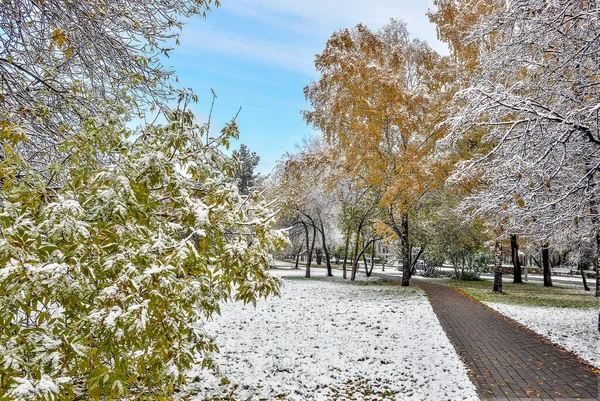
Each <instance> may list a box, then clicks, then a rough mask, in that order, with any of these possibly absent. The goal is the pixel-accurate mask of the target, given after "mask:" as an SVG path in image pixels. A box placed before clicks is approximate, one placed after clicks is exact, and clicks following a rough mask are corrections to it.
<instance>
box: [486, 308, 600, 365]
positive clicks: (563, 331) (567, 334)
mask: <svg viewBox="0 0 600 401" xmlns="http://www.w3.org/2000/svg"><path fill="white" fill-rule="evenodd" d="M486 305H488V306H489V307H490V308H493V309H495V310H497V311H498V312H500V313H502V314H503V315H505V316H507V317H509V318H511V319H513V320H516V321H517V322H519V323H521V324H522V325H524V326H527V327H529V328H530V329H531V330H533V331H535V332H536V333H538V334H540V335H542V336H544V337H546V338H547V339H548V340H550V341H552V342H553V343H555V344H558V345H560V346H562V347H563V348H565V349H566V350H568V351H571V352H573V353H574V354H577V355H579V356H580V357H581V358H582V359H585V360H586V361H588V362H589V363H590V364H592V365H594V366H595V367H597V368H600V345H599V344H600V333H598V311H597V310H595V309H573V308H550V307H540V306H526V305H509V304H501V303H495V302H486Z"/></svg>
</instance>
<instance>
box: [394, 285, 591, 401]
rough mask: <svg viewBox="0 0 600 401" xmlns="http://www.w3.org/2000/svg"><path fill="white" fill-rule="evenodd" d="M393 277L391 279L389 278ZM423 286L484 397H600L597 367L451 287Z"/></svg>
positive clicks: (484, 398)
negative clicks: (594, 367)
mask: <svg viewBox="0 0 600 401" xmlns="http://www.w3.org/2000/svg"><path fill="white" fill-rule="evenodd" d="M388 278H390V277H388ZM414 284H416V285H417V286H418V287H420V288H421V289H423V290H424V291H425V293H426V294H427V296H428V297H429V300H430V301H431V305H432V307H433V310H434V311H435V313H436V315H437V316H438V319H439V320H440V323H441V324H442V327H443V328H444V330H445V331H446V333H447V335H448V338H449V339H450V342H451V343H452V344H453V345H454V348H455V349H456V352H457V353H458V354H459V356H460V357H461V358H462V359H463V361H464V362H465V364H466V365H467V367H468V368H469V370H470V373H471V380H472V382H473V384H475V386H476V387H477V389H478V391H479V395H480V398H481V399H482V400H488V401H492V400H529V399H534V400H586V401H587V400H598V399H599V398H600V381H599V377H598V371H597V370H595V369H593V368H592V367H591V366H590V365H588V364H587V363H585V362H584V361H583V360H581V359H580V358H578V357H577V356H575V355H574V354H572V353H570V352H568V351H566V350H565V349H563V348H562V347H559V346H557V345H554V344H552V343H550V342H549V341H548V340H546V339H544V338H543V337H541V336H539V335H538V334H536V333H534V332H533V331H531V330H529V329H527V328H526V327H524V326H522V325H520V324H518V323H517V322H515V321H513V320H511V319H508V318H507V317H505V316H503V315H501V314H500V313H498V312H496V311H494V310H493V309H491V308H489V307H487V306H485V305H484V304H482V303H481V302H479V301H477V300H475V299H473V298H471V297H469V296H468V295H466V294H464V293H462V292H461V291H459V290H457V289H454V288H452V287H449V286H444V285H439V284H433V283H427V282H425V281H417V280H414Z"/></svg>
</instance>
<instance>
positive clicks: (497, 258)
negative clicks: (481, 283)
mask: <svg viewBox="0 0 600 401" xmlns="http://www.w3.org/2000/svg"><path fill="white" fill-rule="evenodd" d="M493 292H497V293H500V294H501V293H502V243H501V242H500V241H498V240H496V242H495V243H494V289H493Z"/></svg>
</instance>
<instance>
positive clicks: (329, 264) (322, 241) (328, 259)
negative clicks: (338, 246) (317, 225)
mask: <svg viewBox="0 0 600 401" xmlns="http://www.w3.org/2000/svg"><path fill="white" fill-rule="evenodd" d="M321 245H322V246H323V251H324V252H325V263H326V264H327V276H328V277H332V276H333V273H332V272H331V258H330V257H329V249H328V248H327V242H326V241H325V227H323V222H322V221H321Z"/></svg>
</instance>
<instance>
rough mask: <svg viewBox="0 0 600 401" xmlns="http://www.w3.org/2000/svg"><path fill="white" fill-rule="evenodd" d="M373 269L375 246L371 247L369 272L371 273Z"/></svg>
mask: <svg viewBox="0 0 600 401" xmlns="http://www.w3.org/2000/svg"><path fill="white" fill-rule="evenodd" d="M373 267H375V244H373V245H372V246H371V271H373Z"/></svg>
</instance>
